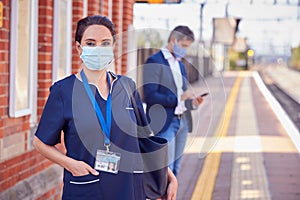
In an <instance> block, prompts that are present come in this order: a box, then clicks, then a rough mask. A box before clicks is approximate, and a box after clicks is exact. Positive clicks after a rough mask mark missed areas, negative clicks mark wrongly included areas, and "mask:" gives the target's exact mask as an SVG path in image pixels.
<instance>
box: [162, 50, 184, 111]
mask: <svg viewBox="0 0 300 200" xmlns="http://www.w3.org/2000/svg"><path fill="white" fill-rule="evenodd" d="M161 51H162V53H163V55H164V57H165V59H166V60H168V63H169V65H170V68H171V71H172V75H173V78H174V81H175V84H176V87H177V99H178V103H177V106H176V108H175V112H174V114H175V115H180V114H183V113H184V111H186V110H187V109H186V107H185V105H184V101H181V100H180V97H181V95H182V94H183V92H184V91H183V89H182V86H183V77H182V74H181V70H180V66H179V62H178V61H179V59H177V58H175V57H174V56H173V55H172V54H171V53H170V51H169V50H168V49H167V48H165V47H163V48H161Z"/></svg>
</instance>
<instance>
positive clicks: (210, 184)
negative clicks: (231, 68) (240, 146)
mask: <svg viewBox="0 0 300 200" xmlns="http://www.w3.org/2000/svg"><path fill="white" fill-rule="evenodd" d="M241 81H242V76H241V75H239V76H238V77H237V80H236V81H235V84H234V86H233V88H232V91H231V94H230V96H229V98H228V101H227V103H226V107H225V111H224V113H223V116H224V117H225V120H224V123H223V124H222V123H219V127H218V128H217V129H216V131H221V134H214V135H220V137H221V138H222V137H225V136H226V133H227V130H228V127H229V123H230V119H231V115H232V112H233V109H234V105H235V101H236V98H237V94H238V91H239V88H240V84H241ZM224 117H221V119H223V118H224ZM221 154H222V153H221V152H216V153H210V154H209V155H208V156H207V157H206V159H205V161H204V165H203V168H202V171H201V174H200V177H199V179H198V181H197V183H196V186H195V189H194V192H193V194H192V197H191V200H201V199H205V200H209V199H211V198H212V193H213V190H214V186H215V181H216V177H217V175H218V171H219V165H220V159H221Z"/></svg>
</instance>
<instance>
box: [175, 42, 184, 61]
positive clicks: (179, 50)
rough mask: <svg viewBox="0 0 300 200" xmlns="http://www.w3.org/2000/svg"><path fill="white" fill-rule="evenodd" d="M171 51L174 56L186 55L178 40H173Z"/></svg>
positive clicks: (181, 56)
mask: <svg viewBox="0 0 300 200" xmlns="http://www.w3.org/2000/svg"><path fill="white" fill-rule="evenodd" d="M173 53H174V55H175V57H176V58H183V57H184V56H185V55H186V49H185V48H183V47H181V46H179V44H178V42H177V41H176V40H175V43H174V45H173Z"/></svg>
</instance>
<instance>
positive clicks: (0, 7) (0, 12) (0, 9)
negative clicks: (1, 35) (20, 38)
mask: <svg viewBox="0 0 300 200" xmlns="http://www.w3.org/2000/svg"><path fill="white" fill-rule="evenodd" d="M2 26H3V3H2V1H0V28H2Z"/></svg>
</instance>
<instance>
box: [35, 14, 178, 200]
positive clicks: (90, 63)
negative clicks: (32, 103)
mask: <svg viewBox="0 0 300 200" xmlns="http://www.w3.org/2000/svg"><path fill="white" fill-rule="evenodd" d="M115 37H116V32H115V30H114V25H113V24H112V22H111V21H110V20H109V19H108V18H106V17H104V16H99V15H97V16H89V17H86V18H83V19H81V20H79V21H78V24H77V29H76V34H75V42H76V50H77V52H78V55H79V56H80V58H81V59H82V64H81V68H82V69H81V71H80V72H79V73H77V74H73V75H70V76H68V77H66V78H64V79H63V80H60V81H58V82H56V83H54V84H53V85H52V86H51V88H50V95H49V97H48V100H47V103H46V105H45V108H44V111H43V114H42V116H41V119H40V123H39V126H38V129H37V131H36V134H35V137H34V140H33V144H34V147H35V148H36V150H37V151H39V152H40V153H41V154H42V155H43V156H45V157H46V158H48V159H49V160H51V161H53V162H54V163H57V164H59V165H60V166H62V167H63V168H64V178H63V181H64V187H63V195H62V199H64V200H77V199H78V200H79V199H80V200H85V199H87V200H93V199H94V200H100V199H101V200H118V199H122V200H144V199H146V196H145V191H144V189H143V180H142V174H141V173H140V172H141V170H142V162H141V156H140V154H141V153H140V150H139V146H138V140H137V129H136V116H135V113H134V111H133V109H132V104H131V103H130V99H129V97H128V94H127V93H126V91H125V89H124V87H122V84H120V80H121V79H123V80H124V79H126V81H127V82H129V83H131V85H133V86H135V84H134V82H133V81H132V80H131V79H129V78H127V77H125V76H120V75H115V74H114V73H112V72H109V71H107V67H108V66H109V64H110V63H111V62H112V60H113V58H114V54H113V48H114V44H115ZM133 96H134V98H135V101H136V102H137V104H138V107H139V113H140V114H142V115H144V113H143V109H142V103H141V100H140V98H139V95H138V93H137V92H135V93H134V95H133ZM142 119H145V117H144V116H143V117H142ZM143 123H144V124H146V123H147V121H144V122H143ZM62 131H63V132H64V137H63V138H64V143H65V146H66V154H64V153H62V152H61V151H59V150H58V149H57V148H56V147H55V145H56V144H58V143H60V142H61V141H60V140H61V138H62V137H61V133H62ZM111 166H113V169H112V168H110V167H111ZM177 187H178V185H177V180H176V178H175V176H174V175H173V173H172V172H171V171H170V170H168V189H167V195H166V197H165V198H166V199H167V200H175V199H176V192H177Z"/></svg>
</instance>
